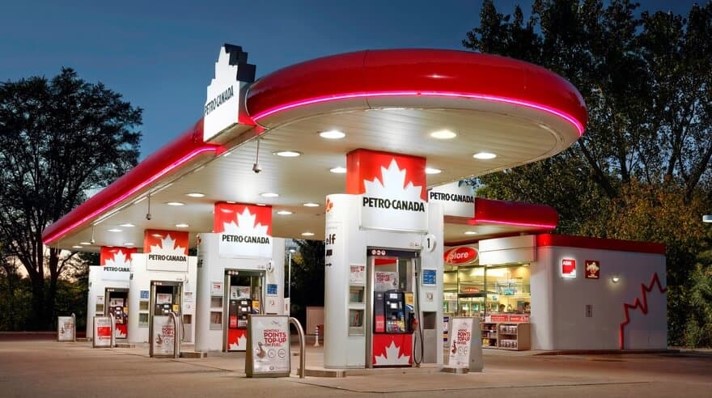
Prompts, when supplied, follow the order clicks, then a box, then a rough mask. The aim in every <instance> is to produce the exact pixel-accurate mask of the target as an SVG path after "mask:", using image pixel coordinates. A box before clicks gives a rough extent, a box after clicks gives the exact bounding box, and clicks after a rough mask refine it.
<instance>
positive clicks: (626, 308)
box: [618, 272, 667, 350]
mask: <svg viewBox="0 0 712 398" xmlns="http://www.w3.org/2000/svg"><path fill="white" fill-rule="evenodd" d="M655 285H658V290H659V291H660V293H661V294H665V292H667V287H663V285H662V284H661V283H660V278H659V277H658V273H657V272H656V273H654V274H653V278H652V280H651V281H650V284H649V285H647V286H646V285H645V283H641V284H640V297H636V299H635V301H634V302H633V304H628V303H623V312H624V313H625V320H624V321H623V322H621V324H620V328H619V331H618V348H619V349H621V350H623V349H625V327H626V326H628V324H629V323H630V311H631V310H634V309H637V308H640V312H642V313H643V315H648V293H652V291H653V286H655ZM641 298H642V301H641Z"/></svg>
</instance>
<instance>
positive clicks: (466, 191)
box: [428, 182, 475, 218]
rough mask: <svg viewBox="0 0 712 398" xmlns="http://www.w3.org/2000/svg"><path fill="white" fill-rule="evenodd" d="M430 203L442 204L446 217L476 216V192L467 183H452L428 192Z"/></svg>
mask: <svg viewBox="0 0 712 398" xmlns="http://www.w3.org/2000/svg"><path fill="white" fill-rule="evenodd" d="M428 202H430V203H433V202H438V203H440V204H442V206H443V214H444V215H446V216H458V217H467V218H472V217H474V216H475V190H474V188H473V187H472V186H471V185H467V184H465V183H460V182H452V183H449V184H445V185H441V186H438V187H434V188H432V189H431V190H430V191H428Z"/></svg>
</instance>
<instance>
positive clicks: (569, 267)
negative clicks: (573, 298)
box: [561, 258, 576, 278]
mask: <svg viewBox="0 0 712 398" xmlns="http://www.w3.org/2000/svg"><path fill="white" fill-rule="evenodd" d="M561 276H562V277H564V278H575V277H576V260H574V259H573V258H564V259H562V260H561Z"/></svg>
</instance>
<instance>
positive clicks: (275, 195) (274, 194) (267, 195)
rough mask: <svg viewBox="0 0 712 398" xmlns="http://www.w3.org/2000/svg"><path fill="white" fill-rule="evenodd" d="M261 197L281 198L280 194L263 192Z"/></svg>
mask: <svg viewBox="0 0 712 398" xmlns="http://www.w3.org/2000/svg"><path fill="white" fill-rule="evenodd" d="M260 196H262V197H263V198H276V197H279V194H278V193H275V192H262V193H261V194H260Z"/></svg>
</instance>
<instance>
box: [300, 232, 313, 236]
mask: <svg viewBox="0 0 712 398" xmlns="http://www.w3.org/2000/svg"><path fill="white" fill-rule="evenodd" d="M302 236H314V232H302Z"/></svg>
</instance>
